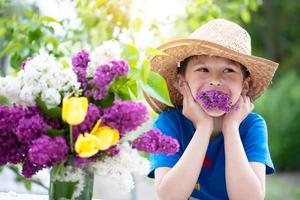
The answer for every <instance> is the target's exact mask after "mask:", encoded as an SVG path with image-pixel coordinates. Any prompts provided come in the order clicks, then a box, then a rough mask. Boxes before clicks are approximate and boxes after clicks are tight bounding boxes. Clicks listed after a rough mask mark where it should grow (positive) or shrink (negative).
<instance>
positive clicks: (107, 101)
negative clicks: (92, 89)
mask: <svg viewBox="0 0 300 200" xmlns="http://www.w3.org/2000/svg"><path fill="white" fill-rule="evenodd" d="M114 100H115V94H114V93H111V92H109V93H108V95H107V96H106V97H105V98H104V99H102V100H100V101H95V104H96V105H97V106H101V107H102V108H107V107H111V106H112V105H113V102H114ZM89 102H90V101H89Z"/></svg>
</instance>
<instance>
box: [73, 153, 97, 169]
mask: <svg viewBox="0 0 300 200" xmlns="http://www.w3.org/2000/svg"><path fill="white" fill-rule="evenodd" d="M91 162H93V160H92V159H91V158H80V157H78V156H76V157H75V158H74V166H75V167H77V168H84V167H85V166H87V165H88V164H89V163H91Z"/></svg>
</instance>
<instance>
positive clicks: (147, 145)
mask: <svg viewBox="0 0 300 200" xmlns="http://www.w3.org/2000/svg"><path fill="white" fill-rule="evenodd" d="M132 147H133V148H135V149H137V150H139V151H144V152H147V153H165V154H167V155H171V154H174V153H176V152H177V151H178V150H179V143H178V141H177V140H176V139H174V138H172V137H170V136H167V135H163V134H161V132H160V131H159V130H157V129H151V130H149V131H147V132H145V133H143V134H142V135H140V136H139V137H137V138H136V139H135V140H134V141H133V142H132Z"/></svg>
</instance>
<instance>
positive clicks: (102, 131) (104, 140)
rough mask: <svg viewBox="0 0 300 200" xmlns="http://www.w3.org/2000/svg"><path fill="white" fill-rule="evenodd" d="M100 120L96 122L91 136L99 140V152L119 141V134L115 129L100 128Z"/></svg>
mask: <svg viewBox="0 0 300 200" xmlns="http://www.w3.org/2000/svg"><path fill="white" fill-rule="evenodd" d="M100 123H101V119H100V120H98V122H97V123H96V125H95V126H94V128H93V130H92V131H91V135H94V136H96V137H97V138H98V139H99V140H100V148H99V149H100V150H106V149H108V148H109V147H111V146H113V145H115V144H117V142H118V141H119V139H120V134H119V131H118V130H117V129H113V128H111V127H109V126H100Z"/></svg>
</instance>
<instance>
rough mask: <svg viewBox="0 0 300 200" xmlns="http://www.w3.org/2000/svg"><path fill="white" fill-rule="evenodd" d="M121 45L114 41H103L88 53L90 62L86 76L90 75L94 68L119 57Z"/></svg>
mask: <svg viewBox="0 0 300 200" xmlns="http://www.w3.org/2000/svg"><path fill="white" fill-rule="evenodd" d="M121 52H122V49H121V46H120V44H119V43H118V42H116V41H112V40H109V41H105V42H103V44H102V45H101V46H98V47H97V48H96V49H95V50H94V51H92V52H91V54H90V62H89V65H88V68H87V76H88V77H92V76H93V74H94V72H95V71H96V68H97V67H99V66H100V65H103V64H108V63H109V62H110V61H112V60H119V59H120V58H121Z"/></svg>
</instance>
